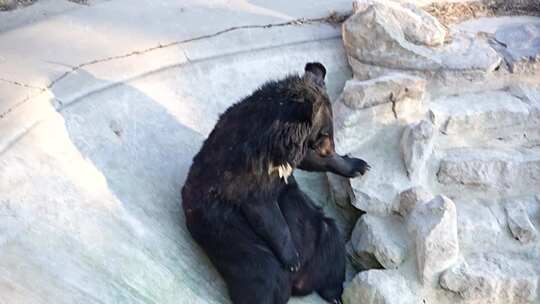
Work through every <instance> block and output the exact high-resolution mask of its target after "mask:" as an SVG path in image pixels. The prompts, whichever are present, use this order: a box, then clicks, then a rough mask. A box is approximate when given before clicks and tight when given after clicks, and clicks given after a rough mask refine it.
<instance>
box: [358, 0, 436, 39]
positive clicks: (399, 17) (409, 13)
mask: <svg viewBox="0 0 540 304" xmlns="http://www.w3.org/2000/svg"><path fill="white" fill-rule="evenodd" d="M372 7H375V8H377V9H378V11H381V12H384V15H385V17H387V18H389V19H394V20H395V21H396V23H397V24H399V26H400V27H401V29H402V31H403V34H404V35H405V38H406V39H407V40H408V41H410V42H412V43H414V44H419V45H427V46H439V45H441V44H443V42H444V38H445V36H446V30H445V28H444V27H443V26H442V25H441V24H440V23H439V21H438V20H437V19H436V18H435V17H433V16H431V15H430V14H428V13H426V12H425V11H423V10H421V9H419V8H418V7H417V6H416V5H414V4H409V5H407V4H406V5H401V4H399V3H397V2H390V3H389V2H388V1H380V0H356V1H354V2H353V13H355V14H357V13H362V12H365V11H366V10H368V9H370V8H372Z"/></svg>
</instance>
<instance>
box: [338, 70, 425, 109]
mask: <svg viewBox="0 0 540 304" xmlns="http://www.w3.org/2000/svg"><path fill="white" fill-rule="evenodd" d="M425 89H426V81H425V80H424V79H422V78H420V77H415V76H410V75H407V74H399V73H393V74H390V75H386V76H381V77H379V78H375V79H370V80H366V81H358V80H354V79H351V80H349V81H347V82H346V83H345V87H344V88H343V102H344V103H345V104H346V105H347V106H349V107H351V108H355V109H363V108H367V107H371V106H374V105H378V104H382V103H388V102H400V101H404V100H405V99H407V98H408V99H422V98H423V96H424V91H425Z"/></svg>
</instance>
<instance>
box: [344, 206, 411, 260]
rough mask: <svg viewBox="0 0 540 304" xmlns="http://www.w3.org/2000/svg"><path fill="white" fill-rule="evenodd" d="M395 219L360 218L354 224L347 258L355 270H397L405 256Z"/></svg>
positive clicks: (368, 215) (403, 236)
mask: <svg viewBox="0 0 540 304" xmlns="http://www.w3.org/2000/svg"><path fill="white" fill-rule="evenodd" d="M401 227H403V224H402V223H401V221H400V219H399V218H398V217H397V216H387V217H379V216H373V215H371V214H364V215H363V216H362V217H361V218H360V219H359V220H358V222H357V223H356V226H355V227H354V230H353V232H352V236H351V240H350V242H349V243H350V248H351V249H352V252H350V253H349V254H350V256H351V257H352V258H353V261H355V262H356V264H357V266H358V268H360V269H368V268H373V267H372V265H376V264H375V263H374V261H375V260H376V261H377V263H378V264H380V265H381V266H382V267H384V268H386V269H395V268H397V267H398V266H399V265H400V264H401V263H402V262H403V260H405V258H406V256H407V241H406V235H404V234H403V229H402V228H401Z"/></svg>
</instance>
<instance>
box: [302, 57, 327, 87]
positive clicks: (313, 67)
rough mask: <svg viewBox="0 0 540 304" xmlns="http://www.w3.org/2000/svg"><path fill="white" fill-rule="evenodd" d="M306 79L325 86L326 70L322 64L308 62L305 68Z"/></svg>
mask: <svg viewBox="0 0 540 304" xmlns="http://www.w3.org/2000/svg"><path fill="white" fill-rule="evenodd" d="M304 71H305V74H304V78H306V79H309V80H311V81H313V82H314V83H316V84H318V85H320V86H324V77H325V76H326V68H325V67H324V65H322V63H320V62H308V63H307V64H306V66H305V68H304Z"/></svg>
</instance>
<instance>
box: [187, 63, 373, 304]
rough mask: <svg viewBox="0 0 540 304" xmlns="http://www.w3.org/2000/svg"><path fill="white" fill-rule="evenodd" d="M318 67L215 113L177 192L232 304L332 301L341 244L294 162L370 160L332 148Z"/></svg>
mask: <svg viewBox="0 0 540 304" xmlns="http://www.w3.org/2000/svg"><path fill="white" fill-rule="evenodd" d="M325 74H326V70H325V68H324V66H322V64H320V63H308V64H307V65H306V68H305V74H304V75H303V76H298V75H293V76H289V77H287V78H285V79H283V80H280V81H272V82H268V83H266V84H265V85H263V86H262V87H261V88H260V89H258V90H257V91H255V92H254V93H253V94H252V95H250V96H248V97H246V98H245V99H243V100H242V101H240V102H238V103H236V104H234V105H233V106H231V107H230V108H229V109H228V110H227V111H225V113H223V114H222V115H221V117H220V118H219V121H218V123H217V124H216V126H215V127H214V130H213V131H212V132H211V133H210V135H209V137H208V139H207V140H206V141H205V142H204V144H203V146H202V148H201V150H200V151H199V153H198V154H197V155H196V156H195V158H194V159H193V164H192V167H191V169H190V172H189V174H188V178H187V180H186V183H185V185H184V187H183V189H182V201H183V208H184V213H185V217H186V225H187V227H188V229H189V231H190V233H191V235H192V236H193V238H194V239H195V240H196V242H197V243H198V244H199V245H200V246H201V247H202V248H203V250H204V251H205V252H206V254H207V255H208V256H209V258H210V260H211V261H212V263H213V264H214V265H215V267H216V268H217V269H218V271H219V272H220V274H221V275H222V276H223V278H224V279H225V282H226V283H227V287H228V290H229V294H230V296H231V298H232V300H233V302H234V303H249V304H253V303H263V304H264V303H268V304H279V303H286V302H287V301H288V299H289V297H290V295H291V294H293V295H296V294H298V295H304V294H308V293H311V292H313V291H316V292H318V293H319V294H320V295H321V296H322V297H323V298H324V299H326V300H327V301H329V302H333V303H339V302H340V295H341V292H342V283H343V280H344V275H345V256H344V244H343V241H342V238H341V236H340V234H339V231H338V229H337V227H336V225H335V223H334V222H333V220H332V219H330V218H327V217H325V216H324V214H323V213H322V211H321V209H320V208H318V207H316V206H315V205H314V204H313V202H312V201H311V200H310V199H309V198H308V197H307V196H306V195H305V194H304V193H303V192H302V191H301V190H300V189H299V188H298V186H297V184H296V182H295V180H294V177H293V176H292V175H290V173H291V172H292V170H293V169H294V168H297V167H298V168H301V169H305V170H311V171H330V172H334V173H336V174H340V175H343V176H348V177H354V176H358V175H360V174H364V173H365V172H366V171H367V170H368V169H369V166H368V165H367V163H366V162H364V161H363V160H361V159H355V158H348V157H341V156H339V155H337V154H336V153H335V152H334V142H333V126H332V109H331V105H330V102H329V100H328V96H327V94H326V90H325V85H324V77H325Z"/></svg>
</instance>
